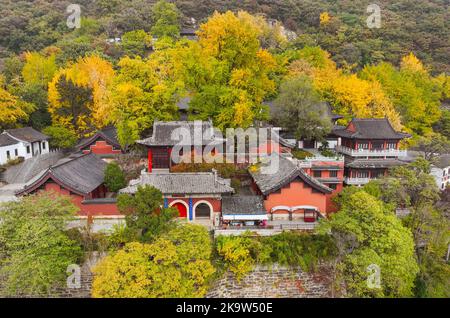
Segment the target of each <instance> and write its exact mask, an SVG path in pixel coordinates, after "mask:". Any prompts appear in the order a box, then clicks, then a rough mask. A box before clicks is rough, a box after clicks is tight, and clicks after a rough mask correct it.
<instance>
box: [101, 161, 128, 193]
mask: <svg viewBox="0 0 450 318" xmlns="http://www.w3.org/2000/svg"><path fill="white" fill-rule="evenodd" d="M105 185H106V187H107V188H108V190H109V191H111V192H117V191H119V190H120V189H122V188H125V187H126V185H127V182H126V180H125V174H124V173H123V171H122V169H121V168H120V166H119V165H118V164H117V163H115V162H111V163H109V164H108V165H107V166H106V168H105Z"/></svg>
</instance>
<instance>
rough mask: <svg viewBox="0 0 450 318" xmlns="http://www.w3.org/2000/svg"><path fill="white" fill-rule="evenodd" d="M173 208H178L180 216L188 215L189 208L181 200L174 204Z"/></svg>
mask: <svg viewBox="0 0 450 318" xmlns="http://www.w3.org/2000/svg"><path fill="white" fill-rule="evenodd" d="M172 207H173V208H176V209H177V210H178V214H179V215H178V217H180V218H186V217H187V208H186V206H185V205H184V204H183V203H181V202H177V203H175V204H174V205H172Z"/></svg>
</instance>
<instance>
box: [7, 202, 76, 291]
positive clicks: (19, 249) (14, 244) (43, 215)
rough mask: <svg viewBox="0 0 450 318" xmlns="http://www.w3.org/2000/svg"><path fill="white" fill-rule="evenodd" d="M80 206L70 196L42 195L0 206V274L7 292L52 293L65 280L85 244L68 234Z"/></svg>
mask: <svg viewBox="0 0 450 318" xmlns="http://www.w3.org/2000/svg"><path fill="white" fill-rule="evenodd" d="M77 210H78V208H77V207H76V206H75V205H74V204H73V203H72V202H71V199H70V198H69V197H65V196H59V195H56V194H39V195H32V196H28V197H25V198H23V199H22V200H21V201H19V202H11V203H6V204H3V205H2V206H1V208H0V218H1V220H2V222H1V223H0V246H1V248H0V276H1V277H2V279H3V280H2V285H3V286H4V287H5V291H6V293H7V295H10V296H11V295H13V296H14V295H15V296H17V295H20V294H28V295H34V296H39V295H48V294H49V293H50V292H51V290H52V288H54V287H59V286H61V285H62V284H63V283H65V279H66V277H67V273H66V271H67V266H68V265H70V264H77V263H78V261H79V260H80V259H81V256H82V255H81V247H80V246H79V245H78V243H77V242H76V241H74V240H72V239H70V238H69V237H68V235H67V234H66V232H65V231H66V226H67V222H69V221H71V220H73V217H74V215H75V212H76V211H77Z"/></svg>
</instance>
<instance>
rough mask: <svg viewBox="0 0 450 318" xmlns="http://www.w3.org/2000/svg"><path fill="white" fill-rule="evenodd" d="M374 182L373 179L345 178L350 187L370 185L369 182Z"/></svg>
mask: <svg viewBox="0 0 450 318" xmlns="http://www.w3.org/2000/svg"><path fill="white" fill-rule="evenodd" d="M370 180H372V179H371V178H351V177H345V178H344V182H345V183H346V184H350V185H361V184H366V183H369V181H370Z"/></svg>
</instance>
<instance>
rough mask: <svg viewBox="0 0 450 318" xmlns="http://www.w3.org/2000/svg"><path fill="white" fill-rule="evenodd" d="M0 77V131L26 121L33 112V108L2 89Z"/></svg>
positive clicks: (0, 78)
mask: <svg viewBox="0 0 450 318" xmlns="http://www.w3.org/2000/svg"><path fill="white" fill-rule="evenodd" d="M3 83H4V81H3V78H2V77H1V76H0V129H3V128H8V127H13V126H16V125H17V124H19V122H21V121H27V120H28V118H29V115H30V114H31V113H32V112H33V111H34V106H33V105H32V104H30V103H26V102H24V101H22V100H20V99H19V98H18V97H17V96H14V95H12V94H11V93H9V92H8V91H7V90H6V88H5V87H4V84H3Z"/></svg>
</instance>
